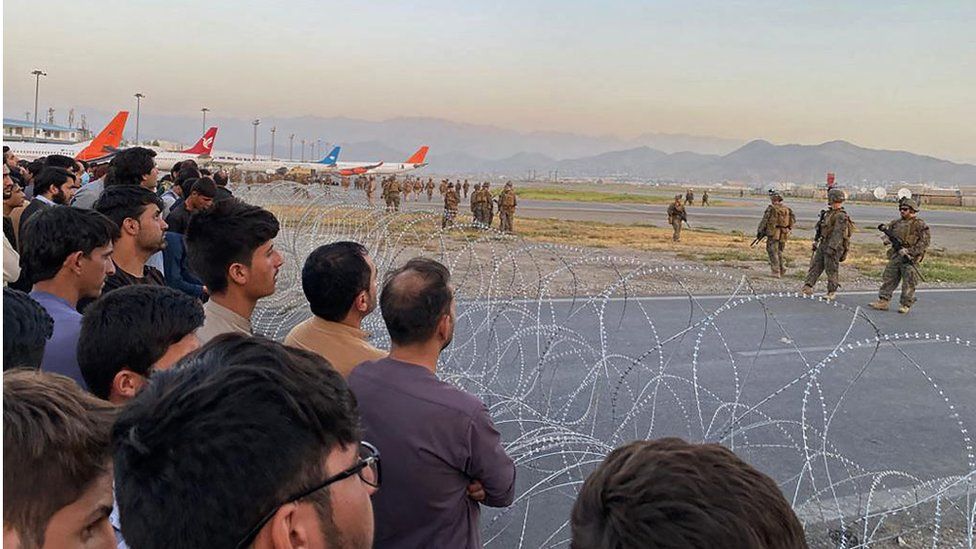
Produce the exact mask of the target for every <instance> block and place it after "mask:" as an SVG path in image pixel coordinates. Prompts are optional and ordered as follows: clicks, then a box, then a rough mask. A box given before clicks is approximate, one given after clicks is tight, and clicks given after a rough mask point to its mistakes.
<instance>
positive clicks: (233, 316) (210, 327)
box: [197, 299, 253, 345]
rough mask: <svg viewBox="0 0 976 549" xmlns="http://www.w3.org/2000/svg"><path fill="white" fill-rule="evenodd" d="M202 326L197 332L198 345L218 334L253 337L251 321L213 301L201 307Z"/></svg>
mask: <svg viewBox="0 0 976 549" xmlns="http://www.w3.org/2000/svg"><path fill="white" fill-rule="evenodd" d="M203 314H204V319H203V326H200V329H199V330H197V337H198V338H200V345H203V344H205V343H206V342H208V341H210V340H211V339H213V338H215V337H217V336H219V335H220V334H232V333H240V334H246V335H253V333H252V331H251V319H249V318H244V317H243V316H241V315H239V314H237V313H235V312H234V311H232V310H230V309H228V308H227V307H224V306H223V305H220V304H218V303H217V302H215V301H214V300H213V299H211V300H210V301H208V302H207V303H206V304H205V305H204V306H203Z"/></svg>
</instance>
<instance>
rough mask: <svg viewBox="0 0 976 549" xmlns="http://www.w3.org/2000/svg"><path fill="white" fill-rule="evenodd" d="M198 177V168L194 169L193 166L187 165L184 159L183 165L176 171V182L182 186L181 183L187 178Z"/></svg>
mask: <svg viewBox="0 0 976 549" xmlns="http://www.w3.org/2000/svg"><path fill="white" fill-rule="evenodd" d="M199 178H200V170H198V169H196V168H195V167H190V166H187V165H186V162H185V161H184V163H183V167H182V168H180V171H179V172H177V173H176V184H177V185H179V186H180V187H182V186H183V183H184V182H186V181H187V180H188V179H199Z"/></svg>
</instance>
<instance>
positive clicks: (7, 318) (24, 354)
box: [3, 288, 54, 371]
mask: <svg viewBox="0 0 976 549" xmlns="http://www.w3.org/2000/svg"><path fill="white" fill-rule="evenodd" d="M53 333H54V320H53V319H52V318H51V315H49V314H47V310H45V309H44V307H41V304H40V303H38V302H36V301H34V300H33V299H31V297H30V296H29V295H27V294H25V293H24V292H21V291H19V290H14V289H12V288H4V289H3V370H4V371H7V370H9V369H11V368H33V369H35V370H36V369H37V368H40V367H41V359H42V358H44V346H45V345H46V344H47V340H49V339H51V335H52V334H53Z"/></svg>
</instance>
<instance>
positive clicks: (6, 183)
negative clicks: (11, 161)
mask: <svg viewBox="0 0 976 549" xmlns="http://www.w3.org/2000/svg"><path fill="white" fill-rule="evenodd" d="M23 203H24V189H22V188H21V187H20V185H18V184H17V183H16V182H15V181H14V180H13V178H12V177H10V168H8V167H7V165H6V164H4V165H3V205H4V206H7V207H8V208H16V207H17V206H20V205H21V204H23Z"/></svg>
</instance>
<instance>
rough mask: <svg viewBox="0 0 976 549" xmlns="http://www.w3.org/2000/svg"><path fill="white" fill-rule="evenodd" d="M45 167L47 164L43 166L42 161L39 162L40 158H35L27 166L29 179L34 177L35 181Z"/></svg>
mask: <svg viewBox="0 0 976 549" xmlns="http://www.w3.org/2000/svg"><path fill="white" fill-rule="evenodd" d="M46 167H47V164H45V163H44V161H43V160H41V159H40V158H36V159H34V160H32V161H31V162H30V163H28V164H27V171H29V172H30V174H31V177H34V178H35V179H36V178H37V176H38V175H40V173H41V172H42V171H44V168H46Z"/></svg>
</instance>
